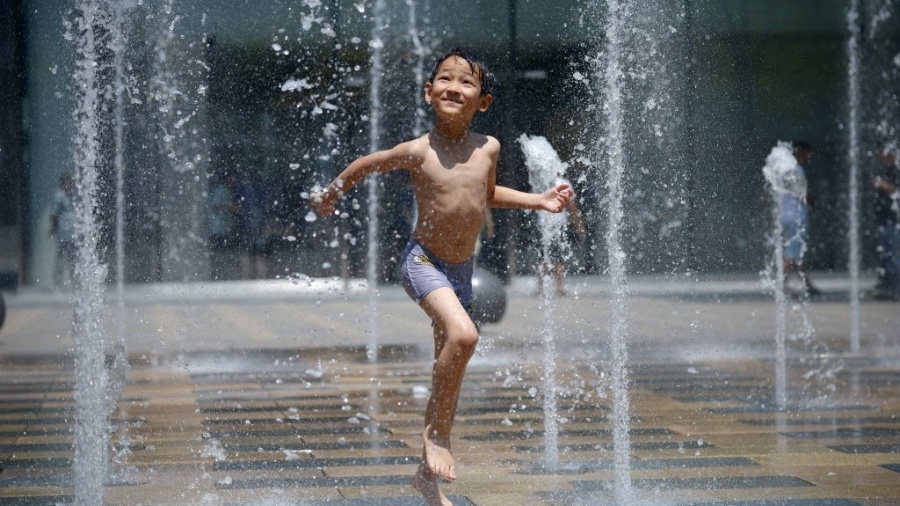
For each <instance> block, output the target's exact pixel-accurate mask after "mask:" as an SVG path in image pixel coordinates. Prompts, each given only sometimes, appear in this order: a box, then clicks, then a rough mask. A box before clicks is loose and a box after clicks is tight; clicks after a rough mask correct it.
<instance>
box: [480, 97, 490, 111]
mask: <svg viewBox="0 0 900 506" xmlns="http://www.w3.org/2000/svg"><path fill="white" fill-rule="evenodd" d="M493 101H494V96H493V95H482V96H481V97H480V102H479V104H478V112H485V111H487V110H488V107H490V106H491V102H493Z"/></svg>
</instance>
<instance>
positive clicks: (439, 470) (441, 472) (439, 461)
mask: <svg viewBox="0 0 900 506" xmlns="http://www.w3.org/2000/svg"><path fill="white" fill-rule="evenodd" d="M422 439H423V440H424V441H425V464H426V465H428V470H429V471H431V473H432V474H433V475H435V476H436V477H438V478H441V479H444V480H447V481H453V480H455V479H456V461H455V460H454V459H453V454H452V453H450V449H449V448H447V447H445V446H443V445H441V444H440V443H439V442H436V441H434V440H433V439H432V438H431V425H428V426H427V427H425V432H423V433H422ZM448 446H449V445H448Z"/></svg>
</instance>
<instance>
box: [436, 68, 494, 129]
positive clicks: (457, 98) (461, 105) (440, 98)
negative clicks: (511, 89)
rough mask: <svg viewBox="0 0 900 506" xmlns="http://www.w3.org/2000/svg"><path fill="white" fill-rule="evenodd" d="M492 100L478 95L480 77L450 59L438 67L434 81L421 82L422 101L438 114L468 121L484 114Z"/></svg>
mask: <svg viewBox="0 0 900 506" xmlns="http://www.w3.org/2000/svg"><path fill="white" fill-rule="evenodd" d="M492 100H493V97H491V96H490V95H482V94H481V76H480V75H479V73H478V69H477V68H473V66H472V65H470V64H469V62H467V61H466V60H464V59H462V58H459V57H458V56H451V57H449V58H447V59H445V60H444V61H442V62H441V64H440V65H439V66H438V70H437V72H436V73H435V75H434V80H433V81H430V82H427V83H425V102H426V103H428V104H430V105H431V107H432V108H433V109H434V111H435V113H436V114H438V115H447V116H453V115H457V114H461V115H463V117H465V118H468V119H471V118H472V117H473V116H475V113H477V112H484V111H487V109H488V107H489V106H490V105H491V101H492Z"/></svg>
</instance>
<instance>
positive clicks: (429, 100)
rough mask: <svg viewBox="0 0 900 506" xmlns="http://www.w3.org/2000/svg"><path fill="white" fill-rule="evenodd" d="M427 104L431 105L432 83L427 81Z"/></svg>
mask: <svg viewBox="0 0 900 506" xmlns="http://www.w3.org/2000/svg"><path fill="white" fill-rule="evenodd" d="M425 103H426V104H429V105H431V81H425Z"/></svg>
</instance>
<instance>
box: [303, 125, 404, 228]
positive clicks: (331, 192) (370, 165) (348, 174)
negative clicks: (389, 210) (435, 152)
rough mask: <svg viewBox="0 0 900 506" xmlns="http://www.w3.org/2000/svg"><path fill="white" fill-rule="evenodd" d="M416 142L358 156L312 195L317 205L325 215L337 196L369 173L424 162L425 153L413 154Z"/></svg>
mask: <svg viewBox="0 0 900 506" xmlns="http://www.w3.org/2000/svg"><path fill="white" fill-rule="evenodd" d="M412 147H413V146H412V144H411V143H410V142H405V143H402V144H398V145H397V146H394V147H393V148H391V149H386V150H384V151H377V152H375V153H371V154H368V155H366V156H363V157H361V158H357V159H356V160H354V161H353V163H351V164H350V165H348V166H347V168H346V169H344V170H343V171H342V172H341V173H340V174H339V175H338V177H336V178H334V181H332V182H331V183H329V185H328V186H327V187H325V189H324V190H322V191H320V192H317V193H313V194H312V195H310V202H311V203H312V206H313V208H315V210H316V212H317V213H319V215H321V216H327V215H329V214H331V213H332V212H334V206H335V204H336V203H337V200H338V199H339V198H341V197H342V196H343V195H344V194H345V193H348V192H349V191H350V190H352V189H353V188H354V187H355V186H356V185H357V184H359V182H360V181H362V180H363V179H365V177H366V176H368V175H370V174H374V173H384V172H390V171H392V170H396V169H400V168H411V167H414V166H416V165H419V164H421V159H420V158H421V157H417V156H415V155H414V154H413V149H412Z"/></svg>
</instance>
